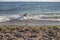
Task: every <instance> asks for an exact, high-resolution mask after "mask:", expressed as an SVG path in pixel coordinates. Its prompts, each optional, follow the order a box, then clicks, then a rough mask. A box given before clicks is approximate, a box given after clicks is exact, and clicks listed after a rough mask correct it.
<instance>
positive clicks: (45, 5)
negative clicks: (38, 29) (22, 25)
mask: <svg viewBox="0 0 60 40" xmlns="http://www.w3.org/2000/svg"><path fill="white" fill-rule="evenodd" d="M25 13H27V14H28V16H29V18H27V17H24V16H23V17H21V16H22V15H24V14H25ZM13 19H18V20H25V19H30V20H52V21H60V2H0V22H6V21H10V20H13ZM45 23H46V22H45ZM50 24H51V23H50ZM57 24H59V23H57Z"/></svg>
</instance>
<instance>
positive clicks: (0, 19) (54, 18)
mask: <svg viewBox="0 0 60 40" xmlns="http://www.w3.org/2000/svg"><path fill="white" fill-rule="evenodd" d="M13 19H17V20H30V19H32V20H52V21H60V15H56V14H54V15H44V14H41V15H28V16H21V15H19V14H15V15H5V16H0V22H6V21H10V20H13Z"/></svg>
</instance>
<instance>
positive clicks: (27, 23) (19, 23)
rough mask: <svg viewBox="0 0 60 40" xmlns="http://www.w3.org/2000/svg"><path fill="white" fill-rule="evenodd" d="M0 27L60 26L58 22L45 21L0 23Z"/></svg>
mask: <svg viewBox="0 0 60 40" xmlns="http://www.w3.org/2000/svg"><path fill="white" fill-rule="evenodd" d="M0 25H22V26H24V25H27V26H35V25H37V26H43V25H48V26H57V25H60V21H46V20H30V21H10V22H0Z"/></svg>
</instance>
